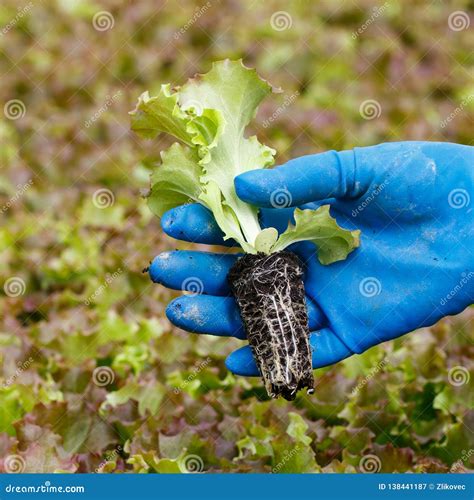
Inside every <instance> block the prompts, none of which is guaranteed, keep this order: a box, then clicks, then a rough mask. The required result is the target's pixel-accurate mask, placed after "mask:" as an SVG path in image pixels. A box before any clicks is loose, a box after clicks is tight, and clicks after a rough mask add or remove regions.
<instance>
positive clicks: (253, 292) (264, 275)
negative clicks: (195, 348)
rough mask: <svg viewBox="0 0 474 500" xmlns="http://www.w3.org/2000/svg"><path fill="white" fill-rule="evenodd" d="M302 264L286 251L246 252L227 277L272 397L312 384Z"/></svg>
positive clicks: (291, 393)
mask: <svg viewBox="0 0 474 500" xmlns="http://www.w3.org/2000/svg"><path fill="white" fill-rule="evenodd" d="M302 278H303V269H302V266H301V263H300V261H299V259H298V257H297V256H296V255H295V254H293V253H290V252H278V253H274V254H270V255H265V254H257V255H252V254H246V255H244V256H243V257H241V258H240V259H239V260H238V261H237V262H236V263H235V264H234V266H233V267H232V268H231V270H230V271H229V275H228V279H229V283H230V285H231V289H232V292H233V294H234V297H235V298H236V300H237V303H238V305H239V308H240V314H241V316H242V320H243V322H244V327H245V331H246V333H247V338H248V341H249V343H250V345H251V347H252V350H253V353H254V356H255V359H256V362H257V366H258V368H259V370H260V373H261V375H262V378H263V382H264V384H265V388H266V390H267V393H268V395H269V396H271V397H272V398H277V397H278V396H280V395H281V396H283V397H284V398H285V399H287V400H289V401H291V400H293V399H295V397H296V393H297V391H298V390H299V389H303V388H304V387H307V388H308V392H312V391H313V389H314V378H313V371H312V354H311V348H310V345H309V328H308V315H307V312H306V303H305V293H304V285H303V279H302Z"/></svg>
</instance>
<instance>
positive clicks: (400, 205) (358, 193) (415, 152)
mask: <svg viewBox="0 0 474 500" xmlns="http://www.w3.org/2000/svg"><path fill="white" fill-rule="evenodd" d="M473 184H474V148H473V147H469V146H462V145H458V144H450V143H431V142H399V143H388V144H380V145H378V146H371V147H365V148H355V149H354V150H353V151H343V152H339V153H337V152H335V151H329V152H326V153H322V154H317V155H311V156H304V157H301V158H297V159H294V160H291V161H290V162H288V163H287V164H285V165H283V166H280V167H278V168H276V169H272V170H254V171H251V172H247V173H245V174H242V175H240V176H239V177H237V178H236V179H235V186H236V190H237V194H238V195H239V197H240V198H242V199H243V200H244V201H246V202H248V203H252V204H254V205H257V206H259V207H264V208H262V209H261V220H262V225H263V226H274V227H276V228H277V229H279V230H284V229H285V228H286V226H287V224H288V221H289V220H290V219H291V214H292V211H293V209H292V208H272V203H273V206H275V204H278V200H280V201H281V200H282V199H285V200H286V201H287V202H289V201H291V203H290V205H291V207H295V206H301V205H305V206H306V207H317V206H318V205H321V204H324V203H330V205H331V213H332V215H333V216H334V217H335V218H336V219H337V221H338V223H339V224H340V225H341V226H343V227H346V228H347V229H355V228H357V229H360V230H361V231H362V237H361V246H360V248H359V249H358V250H356V251H355V252H353V253H351V254H350V255H349V257H348V259H347V260H345V261H343V262H337V263H335V264H332V265H329V266H323V265H321V264H320V263H319V262H318V260H317V257H316V256H315V247H314V245H313V244H312V243H309V242H304V243H299V244H296V245H294V246H293V247H291V250H293V251H294V252H295V253H297V254H298V255H299V256H300V257H301V259H302V261H303V262H304V264H305V288H306V295H307V305H308V312H309V327H310V330H311V332H312V333H311V339H310V340H311V345H312V347H313V367H314V368H318V367H322V366H326V365H330V364H332V363H336V362H338V361H340V360H342V359H344V358H346V357H348V356H350V355H352V354H354V353H362V352H363V351H365V350H366V349H368V348H370V347H372V346H374V345H376V344H379V343H380V342H385V341H387V340H390V339H394V338H396V337H399V336H400V335H403V334H405V333H407V332H410V331H412V330H414V329H416V328H420V327H424V326H429V325H432V324H433V323H435V322H436V321H438V320H439V319H440V318H442V317H443V316H446V315H449V314H456V313H459V312H461V311H462V310H463V309H464V308H465V307H467V306H468V305H469V304H471V303H472V302H473V301H474V300H473V299H474V266H473V261H474V244H473V242H474V211H473V206H474V205H473V202H474V200H471V198H472V197H473V195H474V193H473ZM162 226H163V230H164V231H165V232H166V233H167V234H168V235H170V236H172V237H174V238H177V239H180V240H186V241H192V242H195V243H205V244H220V245H222V244H224V245H227V246H229V245H230V244H229V243H228V242H226V243H223V240H222V233H221V231H220V229H219V228H218V227H217V225H216V223H215V222H214V219H213V217H212V215H211V213H210V212H209V211H208V210H207V209H205V208H204V207H202V206H201V205H198V204H192V205H184V206H181V207H177V208H175V209H172V210H170V211H169V212H167V213H166V214H165V215H164V216H163V218H162ZM236 258H237V257H236V255H235V254H231V253H222V254H215V253H204V252H195V251H193V252H189V251H176V252H165V253H163V254H160V255H159V256H158V257H156V258H155V260H154V261H153V263H152V265H151V267H150V276H151V278H152V280H153V281H155V282H158V283H162V284H163V285H165V286H167V287H169V288H173V289H191V290H193V287H194V291H196V292H203V294H199V295H193V296H189V295H187V296H183V297H179V298H178V299H176V300H174V301H173V302H171V303H170V304H169V306H168V308H167V316H168V318H169V320H170V321H171V322H172V323H174V324H175V325H176V326H178V327H180V328H182V329H184V330H188V331H190V332H195V333H207V334H211V335H221V336H233V337H237V338H241V339H243V338H245V333H244V330H243V326H242V322H241V320H240V316H239V312H238V309H237V306H236V303H235V302H234V299H233V298H232V297H230V296H229V286H228V284H227V279H226V276H227V272H228V270H229V268H230V267H231V266H232V264H233V263H234V262H235V259H236ZM226 366H227V367H228V369H229V370H231V371H232V372H234V373H237V374H240V375H249V376H252V375H258V370H257V367H256V365H255V362H254V359H253V356H252V352H251V350H250V347H249V346H245V347H242V348H241V349H238V350H237V351H235V352H233V353H232V354H231V355H230V356H229V357H228V358H227V361H226Z"/></svg>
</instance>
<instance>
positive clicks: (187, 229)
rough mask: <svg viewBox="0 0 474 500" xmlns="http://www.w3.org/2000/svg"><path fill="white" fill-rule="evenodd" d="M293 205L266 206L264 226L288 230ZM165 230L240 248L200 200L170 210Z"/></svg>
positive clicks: (165, 216) (179, 237) (164, 221)
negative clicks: (286, 207)
mask: <svg viewBox="0 0 474 500" xmlns="http://www.w3.org/2000/svg"><path fill="white" fill-rule="evenodd" d="M293 211H294V209H293V208H288V209H281V210H275V209H262V210H261V211H260V220H261V223H262V227H264V228H265V227H275V228H276V229H277V230H278V231H279V232H283V231H285V229H286V228H287V227H288V223H289V222H290V221H291V218H292V215H293ZM161 227H162V228H163V231H164V232H165V233H166V234H167V235H168V236H171V237H172V238H175V239H177V240H181V241H190V242H192V243H202V244H204V245H223V246H228V247H236V246H238V244H237V243H236V242H235V241H234V240H232V239H231V240H225V241H224V233H223V232H222V231H221V229H220V227H219V226H218V225H217V222H216V221H215V219H214V216H213V215H212V213H211V211H210V210H208V209H207V208H206V207H204V206H203V205H201V204H199V203H190V204H188V205H181V206H179V207H176V208H172V209H171V210H168V211H167V212H166V213H165V214H163V217H162V218H161Z"/></svg>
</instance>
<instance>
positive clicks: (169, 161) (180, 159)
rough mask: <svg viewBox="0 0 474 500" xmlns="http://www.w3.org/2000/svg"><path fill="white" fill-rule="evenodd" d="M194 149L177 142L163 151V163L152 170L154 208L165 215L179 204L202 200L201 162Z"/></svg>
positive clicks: (152, 206) (152, 208)
mask: <svg viewBox="0 0 474 500" xmlns="http://www.w3.org/2000/svg"><path fill="white" fill-rule="evenodd" d="M198 162H199V158H198V156H197V153H196V151H195V150H194V149H190V148H186V147H183V146H181V145H180V144H178V143H174V144H173V145H172V146H171V147H170V148H168V149H167V150H166V151H163V152H162V153H161V165H160V166H159V167H158V168H157V169H155V170H154V171H153V173H152V174H151V190H150V193H149V195H148V206H149V207H150V210H151V211H152V212H153V213H154V214H155V215H158V216H159V217H161V216H162V215H163V214H164V213H165V212H166V211H167V210H169V209H171V208H174V207H176V206H178V205H184V204H185V203H190V202H192V201H198V200H199V197H200V196H201V193H202V186H201V184H200V181H199V177H200V175H201V166H200V165H199V163H198Z"/></svg>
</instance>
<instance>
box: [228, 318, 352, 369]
mask: <svg viewBox="0 0 474 500" xmlns="http://www.w3.org/2000/svg"><path fill="white" fill-rule="evenodd" d="M310 344H311V347H312V349H313V368H314V369H316V368H322V367H323V366H328V365H332V364H334V363H337V362H338V361H341V360H343V359H345V358H347V357H349V356H351V355H352V354H353V353H352V352H351V351H350V350H349V349H348V348H347V347H346V346H345V345H344V344H343V343H342V342H341V341H340V340H339V338H338V337H337V336H336V335H335V334H334V333H333V332H332V331H331V330H330V329H329V328H324V329H323V330H319V331H315V332H313V333H311V336H310ZM225 364H226V367H227V369H228V370H229V371H231V372H232V373H235V374H236V375H243V376H246V377H256V376H258V375H260V373H259V371H258V368H257V365H256V363H255V359H254V357H253V353H252V350H251V347H250V346H248V345H246V346H244V347H241V348H240V349H237V350H236V351H234V352H233V353H231V354H230V355H229V356H228V357H227V359H226V361H225Z"/></svg>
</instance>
